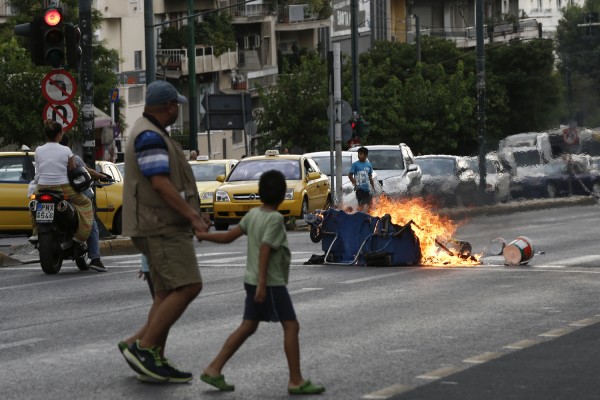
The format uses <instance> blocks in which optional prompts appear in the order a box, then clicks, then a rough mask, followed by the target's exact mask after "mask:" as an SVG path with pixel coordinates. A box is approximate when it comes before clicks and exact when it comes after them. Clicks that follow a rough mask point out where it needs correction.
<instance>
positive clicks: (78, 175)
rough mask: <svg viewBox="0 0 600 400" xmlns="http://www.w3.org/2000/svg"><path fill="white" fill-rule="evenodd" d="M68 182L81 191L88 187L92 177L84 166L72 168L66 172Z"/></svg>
mask: <svg viewBox="0 0 600 400" xmlns="http://www.w3.org/2000/svg"><path fill="white" fill-rule="evenodd" d="M68 176H69V183H70V184H71V186H72V187H73V189H75V190H76V191H78V192H83V191H84V190H85V189H87V188H89V187H90V184H91V183H92V177H91V176H90V174H89V172H87V170H86V169H85V168H84V167H78V168H73V169H71V170H69V172H68Z"/></svg>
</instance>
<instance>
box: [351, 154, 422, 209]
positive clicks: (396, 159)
mask: <svg viewBox="0 0 600 400" xmlns="http://www.w3.org/2000/svg"><path fill="white" fill-rule="evenodd" d="M360 147H361V146H354V147H352V148H350V150H349V151H352V152H358V149H359V148H360ZM364 147H366V148H367V149H368V150H369V155H368V158H369V161H370V162H371V164H372V165H373V170H374V171H375V172H377V179H378V180H379V183H380V184H381V186H382V189H383V193H384V194H385V195H387V196H389V197H394V198H403V197H411V196H420V195H421V191H422V189H423V186H422V183H421V169H420V168H419V166H418V165H417V164H416V163H415V157H414V155H413V152H412V150H411V149H410V147H408V146H407V145H406V144H404V143H400V144H398V145H368V146H364Z"/></svg>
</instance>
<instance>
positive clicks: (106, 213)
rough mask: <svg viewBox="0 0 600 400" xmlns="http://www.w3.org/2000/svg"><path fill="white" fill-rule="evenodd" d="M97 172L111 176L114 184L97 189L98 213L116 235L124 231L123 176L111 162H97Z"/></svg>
mask: <svg viewBox="0 0 600 400" xmlns="http://www.w3.org/2000/svg"><path fill="white" fill-rule="evenodd" d="M96 171H99V172H103V173H105V174H107V175H110V176H111V177H112V178H113V179H114V183H112V184H110V185H103V186H101V187H97V188H96V213H97V215H98V219H100V221H102V223H103V224H104V226H105V227H106V229H108V230H109V231H111V232H112V233H113V234H115V235H120V234H121V231H122V221H123V214H122V208H123V207H122V206H123V184H124V183H123V175H122V174H121V171H120V170H119V168H117V166H116V165H115V164H114V163H112V162H110V161H96Z"/></svg>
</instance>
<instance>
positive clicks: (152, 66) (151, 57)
mask: <svg viewBox="0 0 600 400" xmlns="http://www.w3.org/2000/svg"><path fill="white" fill-rule="evenodd" d="M153 24H154V8H153V5H152V0H144V40H145V43H146V86H148V85H149V84H151V83H152V82H154V81H155V80H156V46H155V45H154V26H153Z"/></svg>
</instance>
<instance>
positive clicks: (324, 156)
mask: <svg viewBox="0 0 600 400" xmlns="http://www.w3.org/2000/svg"><path fill="white" fill-rule="evenodd" d="M304 155H305V156H308V157H310V158H312V159H313V160H315V162H316V163H317V164H318V165H319V168H320V169H321V172H323V173H324V174H326V175H327V176H329V178H330V180H331V152H329V151H315V152H311V153H304ZM341 156H342V168H341V171H342V173H341V175H342V204H343V205H344V207H351V208H353V209H354V208H356V207H357V206H358V201H357V200H356V195H355V194H354V187H353V185H352V182H350V178H348V173H349V172H350V167H351V166H352V163H354V162H355V161H358V153H357V152H355V151H342V152H341ZM334 162H335V157H334ZM373 183H374V186H375V187H374V188H373V190H374V194H373V197H377V196H380V195H381V194H382V192H383V189H382V187H381V183H380V182H379V180H378V179H377V172H375V171H373ZM334 186H335V185H334V184H333V183H332V185H331V187H334Z"/></svg>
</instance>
